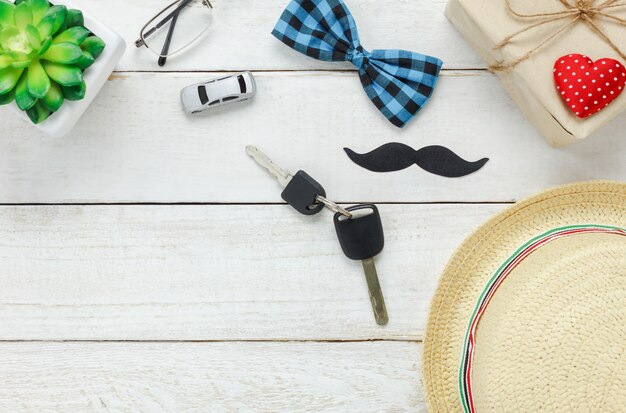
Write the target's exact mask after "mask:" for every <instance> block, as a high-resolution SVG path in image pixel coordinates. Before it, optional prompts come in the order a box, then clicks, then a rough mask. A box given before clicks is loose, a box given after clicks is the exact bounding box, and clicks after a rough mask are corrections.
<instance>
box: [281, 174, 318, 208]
mask: <svg viewBox="0 0 626 413" xmlns="http://www.w3.org/2000/svg"><path fill="white" fill-rule="evenodd" d="M280 196H281V197H282V198H283V199H284V200H285V202H287V203H288V204H289V205H291V206H292V207H293V208H294V209H295V210H296V211H298V212H299V213H301V214H304V215H315V214H317V213H318V212H320V211H321V210H322V209H324V204H321V203H318V202H317V197H318V196H323V197H326V191H325V190H324V188H322V185H320V184H319V183H318V182H317V181H316V180H315V179H313V178H311V177H310V176H309V174H307V173H306V172H304V171H298V172H296V174H295V175H294V176H293V178H291V181H289V183H288V184H287V186H286V187H285V189H284V191H283V193H282V194H280Z"/></svg>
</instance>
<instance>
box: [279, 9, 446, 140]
mask: <svg viewBox="0 0 626 413" xmlns="http://www.w3.org/2000/svg"><path fill="white" fill-rule="evenodd" d="M272 34H273V35H274V36H275V37H276V38H277V39H278V40H280V41H282V42H283V43H285V44H286V45H287V46H289V47H291V48H293V49H295V50H297V51H299V52H300V53H304V54H306V55H307V56H310V57H313V58H315V59H319V60H326V61H350V62H352V63H353V64H354V65H355V66H356V67H357V68H358V69H359V77H360V79H361V83H362V84H363V88H364V89H365V92H366V93H367V96H368V97H369V98H370V99H371V100H372V102H374V105H376V107H377V108H378V110H380V111H381V112H382V113H383V115H385V116H386V117H387V119H389V121H390V122H391V123H393V124H394V125H396V126H398V127H400V128H401V127H403V126H404V125H406V124H407V122H409V121H410V120H411V119H413V117H414V116H415V114H416V113H417V112H419V110H420V109H421V108H422V106H424V104H425V103H426V101H428V98H429V97H430V95H431V94H432V92H433V88H434V87H435V84H436V83H437V78H438V77H439V70H440V69H441V65H442V64H443V63H442V62H441V60H439V59H437V58H436V57H431V56H425V55H422V54H419V53H414V52H409V51H406V50H392V49H390V50H374V51H372V52H368V51H366V50H365V49H363V47H362V46H361V44H360V41H359V35H358V32H357V28H356V23H355V22H354V18H353V17H352V14H350V11H349V10H348V8H347V7H346V5H345V4H344V3H343V1H342V0H292V1H291V2H290V3H289V5H288V6H287V8H286V9H285V11H284V12H283V14H282V16H281V17H280V20H279V21H278V23H276V27H275V28H274V30H273V31H272Z"/></svg>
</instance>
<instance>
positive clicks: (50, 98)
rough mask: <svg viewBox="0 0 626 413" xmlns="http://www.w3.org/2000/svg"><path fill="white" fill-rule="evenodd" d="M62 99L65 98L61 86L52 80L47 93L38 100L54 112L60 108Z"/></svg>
mask: <svg viewBox="0 0 626 413" xmlns="http://www.w3.org/2000/svg"><path fill="white" fill-rule="evenodd" d="M64 100H65V98H64V97H63V91H62V89H61V86H59V84H58V83H56V82H52V83H51V84H50V89H49V90H48V93H47V94H46V96H44V97H43V99H41V100H40V102H41V103H42V104H43V105H44V106H45V107H46V108H48V109H49V110H50V111H52V112H56V111H57V110H59V109H60V108H61V106H62V105H63V101H64Z"/></svg>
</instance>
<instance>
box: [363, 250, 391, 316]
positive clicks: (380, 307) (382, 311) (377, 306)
mask: <svg viewBox="0 0 626 413" xmlns="http://www.w3.org/2000/svg"><path fill="white" fill-rule="evenodd" d="M362 264H363V270H364V271H365V280H366V281H367V289H368V291H369V294H370V301H371V302H372V310H374V318H375V319H376V323H378V324H379V325H381V326H384V325H386V324H387V322H389V316H388V315H387V307H386V306H385V298H384V297H383V290H382V289H381V288H380V282H379V281H378V273H377V272H376V265H375V264H374V258H368V259H366V260H363V261H362Z"/></svg>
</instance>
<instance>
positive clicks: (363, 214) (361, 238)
mask: <svg viewBox="0 0 626 413" xmlns="http://www.w3.org/2000/svg"><path fill="white" fill-rule="evenodd" d="M346 209H347V210H348V211H349V212H350V213H351V214H352V217H351V218H346V217H345V216H344V215H342V214H340V213H337V214H335V218H334V222H335V230H336V231H337V238H338V240H339V244H340V245H341V249H342V250H343V253H344V254H345V255H346V257H348V258H350V259H352V260H357V261H361V263H362V265H363V270H364V271H365V279H366V281H367V288H368V290H369V296H370V301H371V303H372V310H373V311H374V318H375V319H376V322H377V323H378V324H380V325H385V324H387V322H388V321H389V317H388V315H387V308H386V307H385V298H384V297H383V291H382V289H381V288H380V282H379V280H378V273H377V272H376V266H375V264H374V257H375V256H376V255H378V254H380V252H381V251H382V250H383V248H384V246H385V236H384V234H383V225H382V222H381V220H380V214H379V212H378V208H377V207H376V205H355V206H353V207H349V208H346Z"/></svg>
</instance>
